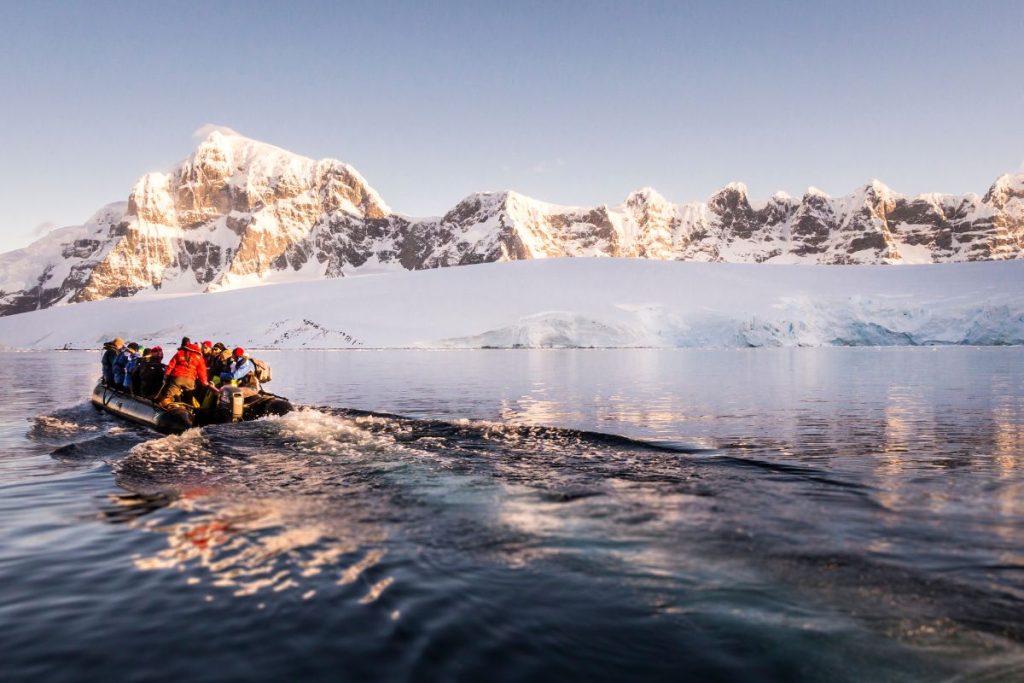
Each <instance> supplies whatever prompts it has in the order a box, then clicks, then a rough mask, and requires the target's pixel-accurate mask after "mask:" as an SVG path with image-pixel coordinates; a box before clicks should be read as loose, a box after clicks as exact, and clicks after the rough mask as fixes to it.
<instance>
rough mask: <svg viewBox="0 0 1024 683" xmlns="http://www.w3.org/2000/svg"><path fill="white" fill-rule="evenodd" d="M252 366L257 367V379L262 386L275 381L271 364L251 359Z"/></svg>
mask: <svg viewBox="0 0 1024 683" xmlns="http://www.w3.org/2000/svg"><path fill="white" fill-rule="evenodd" d="M249 360H251V361H252V364H253V365H254V366H255V367H256V372H255V373H253V374H255V375H256V379H257V380H259V382H260V384H266V383H267V382H269V381H270V380H272V379H273V376H272V373H271V372H270V364H269V363H267V362H266V361H264V360H258V359H256V358H250V359H249Z"/></svg>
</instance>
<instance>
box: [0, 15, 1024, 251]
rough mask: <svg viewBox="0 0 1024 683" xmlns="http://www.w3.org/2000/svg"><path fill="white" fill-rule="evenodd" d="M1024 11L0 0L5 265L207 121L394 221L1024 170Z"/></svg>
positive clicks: (959, 181) (0, 242)
mask: <svg viewBox="0 0 1024 683" xmlns="http://www.w3.org/2000/svg"><path fill="white" fill-rule="evenodd" d="M1022 34H1024V3H1020V2H1006V1H996V0H992V1H990V2H978V3H970V4H968V3H961V2H938V1H936V2H901V3H884V2H868V1H866V2H861V3H856V4H854V3H848V2H815V3H810V2H808V3H802V2H778V3H760V2H756V3H755V2H694V3H684V2H638V3H626V2H621V3H620V2H596V1H595V2H568V1H562V2H558V1H552V2H519V3H507V4H501V5H499V4H486V3H471V2H451V3H435V4H429V5H423V4H413V3H401V2H395V3H389V2H380V3H352V4H349V3H329V2H305V3H296V4H294V5H281V4H277V3H275V4H272V5H271V4H261V3H245V2H219V3H216V4H211V5H206V4H200V3H192V4H190V3H181V4H170V3H164V4H161V5H159V6H157V5H153V4H150V3H137V2H93V3H78V4H70V3H58V2H32V3H27V2H14V1H10V0H0V57H2V59H0V92H3V93H4V99H3V109H2V112H3V113H2V116H3V123H4V125H3V126H0V151H2V158H3V162H4V163H3V166H2V169H0V173H2V177H0V188H2V190H0V193H2V194H0V207H2V211H0V251H7V250H10V249H14V248H18V247H21V246H24V245H26V244H28V243H29V242H30V241H31V240H32V239H34V236H36V235H38V234H40V233H42V232H45V230H47V229H48V228H49V227H51V226H57V227H59V226H63V225H72V224H77V223H81V222H82V221H84V220H85V219H87V218H88V217H89V216H90V215H91V214H92V213H93V212H94V211H95V210H96V209H98V208H100V207H101V206H103V205H104V204H107V203H109V202H112V201H122V200H126V199H127V198H128V193H129V191H130V189H131V187H132V185H133V184H134V183H135V181H136V180H137V179H138V178H139V177H140V176H141V175H142V174H143V173H146V172H148V171H156V170H164V169H167V168H169V167H170V166H172V165H173V164H175V163H176V162H178V161H179V160H181V159H182V158H184V157H185V156H187V155H188V153H189V152H190V151H191V150H192V149H193V148H194V147H195V145H196V144H197V139H196V138H195V136H194V135H193V133H194V132H195V131H196V130H197V129H199V128H201V127H202V126H204V125H205V124H210V123H213V124H218V125H223V126H228V127H230V128H232V129H235V130H237V131H239V132H240V133H242V134H244V135H247V136H249V137H253V138H256V139H260V140H263V141H266V142H269V143H271V144H274V145H277V146H279V147H283V148H285V149H288V150H291V151H294V152H296V153H299V154H303V155H305V156H310V157H313V158H324V157H333V158H337V159H341V160H343V161H345V162H347V163H349V164H351V165H353V166H354V167H355V168H357V169H358V170H359V171H360V172H361V173H362V174H363V175H364V176H365V177H366V179H367V180H368V181H369V183H370V184H371V185H372V186H373V187H374V188H376V189H377V190H378V191H379V192H380V193H381V196H382V197H383V198H384V200H385V201H386V202H387V203H388V204H389V205H390V206H391V207H392V208H393V209H394V210H396V211H400V212H402V213H406V214H411V215H437V214H441V213H443V212H444V211H446V210H447V209H449V208H451V207H452V206H453V205H454V204H455V203H456V202H458V201H459V200H460V199H462V198H463V197H465V196H466V195H468V194H470V193H472V192H477V191H483V190H500V189H514V190H516V191H518V192H521V193H523V194H526V195H529V196H532V197H535V198H537V199H540V200H544V201H549V202H553V203H557V204H570V205H584V206H589V205H598V204H603V203H607V204H617V203H619V202H621V201H622V200H623V199H624V198H625V197H626V195H627V194H628V193H629V192H631V191H633V190H635V189H638V188H640V187H645V186H651V187H654V188H655V189H656V190H657V191H658V192H660V193H661V194H662V195H664V196H665V197H666V198H668V199H669V200H671V201H674V202H687V201H699V200H703V199H706V198H707V197H708V196H709V195H710V194H711V193H712V192H714V191H715V190H717V189H719V188H721V187H722V186H723V185H725V184H726V183H728V182H731V181H740V182H744V183H746V185H747V187H748V188H749V191H750V194H751V196H752V198H755V199H758V198H767V197H768V196H770V195H771V194H772V193H774V192H776V191H778V190H782V191H786V192H788V193H790V194H793V195H800V194H802V193H803V191H804V190H805V189H806V188H807V187H808V186H811V185H813V186H815V187H819V188H821V189H823V190H825V191H826V192H829V193H830V194H833V195H842V194H846V193H848V192H850V191H851V190H853V189H855V188H856V187H859V186H861V185H863V184H864V183H865V182H867V181H869V180H870V179H872V178H878V179H879V180H882V181H883V182H885V183H886V184H888V185H889V186H890V187H892V188H893V189H894V190H896V191H898V192H903V193H906V194H918V193H921V192H933V191H934V192H945V193H957V194H959V193H965V192H977V193H979V194H980V193H983V192H984V191H985V190H986V189H987V188H988V187H989V185H990V184H991V183H992V181H993V180H995V178H996V177H998V176H999V175H1000V174H1002V173H1007V172H1018V171H1024V127H1022V126H1021V116H1022V114H1024V77H1022V71H1024V69H1022V66H1024V40H1021V35H1022Z"/></svg>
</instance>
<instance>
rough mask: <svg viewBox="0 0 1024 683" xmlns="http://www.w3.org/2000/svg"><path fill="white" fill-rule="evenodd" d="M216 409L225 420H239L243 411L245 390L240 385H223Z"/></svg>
mask: <svg viewBox="0 0 1024 683" xmlns="http://www.w3.org/2000/svg"><path fill="white" fill-rule="evenodd" d="M217 410H218V411H219V412H220V413H221V415H222V417H223V419H224V421H225V422H227V421H231V422H240V421H241V420H242V415H243V413H244V412H245V391H244V390H243V389H242V387H230V386H229V387H224V388H223V389H221V390H220V399H219V401H218V405H217Z"/></svg>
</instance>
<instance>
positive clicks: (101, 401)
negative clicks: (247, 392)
mask: <svg viewBox="0 0 1024 683" xmlns="http://www.w3.org/2000/svg"><path fill="white" fill-rule="evenodd" d="M92 404H93V405H94V406H96V407H97V408H98V409H100V410H105V411H107V412H108V413H110V414H111V415H116V416H118V417H121V418H124V419H126V420H131V421H132V422H135V423H137V424H141V425H145V426H147V427H151V428H153V429H155V430H156V431H158V432H160V433H161V434H181V433H182V432H184V431H185V430H186V429H189V428H190V427H198V426H202V425H208V424H218V423H222V422H231V421H232V419H231V415H230V413H226V414H225V413H223V411H219V410H216V409H215V410H213V411H211V412H210V413H205V412H201V411H199V410H197V409H194V408H191V407H190V406H187V405H185V404H184V403H172V404H171V405H170V406H168V407H166V408H164V407H161V406H159V405H157V404H156V403H155V402H153V401H151V400H149V399H147V398H142V397H141V396H133V395H131V394H128V393H125V392H123V391H118V390H116V389H113V388H111V387H108V386H107V385H106V384H104V383H103V382H102V381H101V382H99V383H98V384H97V385H96V388H94V389H93V390H92ZM292 410H294V407H293V406H292V404H291V402H290V401H289V400H288V399H286V398H283V397H281V396H277V395H275V394H270V393H266V392H260V393H259V394H257V395H255V396H250V397H248V398H247V399H246V401H245V407H244V410H243V412H242V418H241V419H242V420H255V419H257V418H261V417H266V416H267V415H285V414H287V413H290V412H291V411H292Z"/></svg>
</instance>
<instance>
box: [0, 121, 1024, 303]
mask: <svg viewBox="0 0 1024 683" xmlns="http://www.w3.org/2000/svg"><path fill="white" fill-rule="evenodd" d="M573 256H575V257H580V256H614V257H636V258H649V259H661V260H687V261H720V262H730V263H765V264H836V265H842V264H894V265H895V264H912V263H939V262H949V261H978V260H1005V259H1018V258H1022V257H1024V173H1020V174H1009V175H1003V176H1000V177H999V178H998V179H997V180H996V181H995V182H994V183H993V184H992V186H991V188H989V190H988V192H986V193H985V195H984V196H982V197H979V196H978V195H976V194H964V195H946V194H923V195H919V196H914V197H908V196H904V195H901V194H898V193H896V192H894V191H892V190H890V189H889V188H888V187H886V186H885V185H884V184H882V183H880V182H878V181H872V182H870V183H868V184H867V185H865V186H863V187H861V188H859V189H857V190H855V191H854V192H851V193H850V194H848V195H845V196H843V197H830V196H828V195H827V194H825V193H823V192H821V191H819V190H816V189H814V188H810V189H808V190H807V192H806V193H805V194H804V195H803V196H802V197H801V198H799V199H797V198H794V197H790V196H788V195H786V194H784V193H777V194H775V195H773V196H772V197H771V198H769V199H768V200H767V201H761V202H755V201H752V200H751V199H750V198H749V197H748V196H747V190H746V187H745V186H744V185H742V184H741V183H731V184H729V185H727V186H726V187H724V188H722V189H721V190H719V191H718V192H716V193H715V194H713V195H712V196H711V197H710V198H709V199H708V200H707V201H705V202H694V203H686V204H674V203H671V202H669V201H667V200H666V199H664V198H663V197H662V196H661V195H659V194H658V193H657V192H655V191H654V190H652V189H650V188H644V189H641V190H638V191H636V192H633V193H631V194H630V195H629V196H628V197H627V198H626V200H625V201H624V202H623V203H621V204H619V205H617V206H599V207H594V208H581V207H565V206H557V205H554V204H548V203H545V202H541V201H537V200H534V199H531V198H529V197H526V196H523V195H521V194H518V193H516V192H510V191H506V192H481V193H476V194H473V195H470V196H469V197H466V198H465V199H463V200H462V201H461V202H459V203H458V204H457V205H456V206H454V207H453V208H452V209H451V210H450V211H448V213H446V214H445V215H444V216H441V217H432V218H412V217H409V216H406V215H403V214H400V213H396V212H394V211H392V210H391V209H390V208H389V207H388V205H387V204H385V203H384V200H383V199H382V198H381V197H380V195H379V194H378V193H377V192H376V191H375V190H374V189H373V188H372V187H371V186H370V185H369V184H368V183H367V182H366V180H364V179H363V177H362V176H361V175H360V174H359V172H358V171H356V170H355V169H354V168H352V167H351V166H349V165H347V164H344V163H342V162H340V161H336V160H333V159H324V160H321V161H314V160H312V159H308V158H305V157H302V156H299V155H296V154H292V153H290V152H287V151H285V150H282V149H280V148H278V147H274V146H272V145H269V144H266V143H262V142H258V141H255V140H252V139H249V138H246V137H244V136H241V135H238V134H234V133H231V132H227V131H222V130H217V131H214V132H212V133H210V134H209V136H208V137H207V138H206V139H205V140H204V141H203V142H202V143H200V144H199V146H198V147H197V148H196V149H195V151H194V152H193V153H192V154H190V155H189V156H188V158H186V159H185V160H184V161H182V162H180V163H179V164H177V165H176V166H174V167H173V168H171V169H170V170H169V171H167V172H160V173H148V174H146V175H145V176H143V177H142V178H141V179H140V180H139V181H138V182H137V183H136V184H135V186H134V187H133V188H132V190H131V193H130V194H129V196H128V201H127V202H117V203H114V204H109V205H107V206H105V207H103V208H102V209H100V210H99V211H98V212H97V213H96V214H95V215H93V216H92V217H91V218H90V219H89V220H88V221H86V222H85V223H84V224H83V225H80V226H71V227H66V228H61V229H59V230H55V231H53V232H51V233H49V234H48V235H46V236H44V237H42V238H41V239H39V240H37V241H36V242H34V243H33V244H31V245H29V246H27V247H25V248H23V249H18V250H16V251H12V252H8V253H6V254H2V255H0V315H11V314H15V313H21V312H25V311H30V310H36V309H40V308H46V307H49V306H53V305H57V304H63V303H76V302H83V301H93V300H97V299H105V298H110V297H128V296H138V295H146V294H151V293H158V292H159V293H194V292H204V291H216V290H221V289H233V288H238V287H245V286H251V285H258V284H266V283H273V282H282V281H295V280H315V279H322V278H336V277H343V276H346V275H354V274H363V273H373V272H382V271H389V270H419V269H425V268H440V267H447V266H457V265H465V264H475V263H487V262H494V261H510V260H521V259H536V258H557V257H573Z"/></svg>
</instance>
